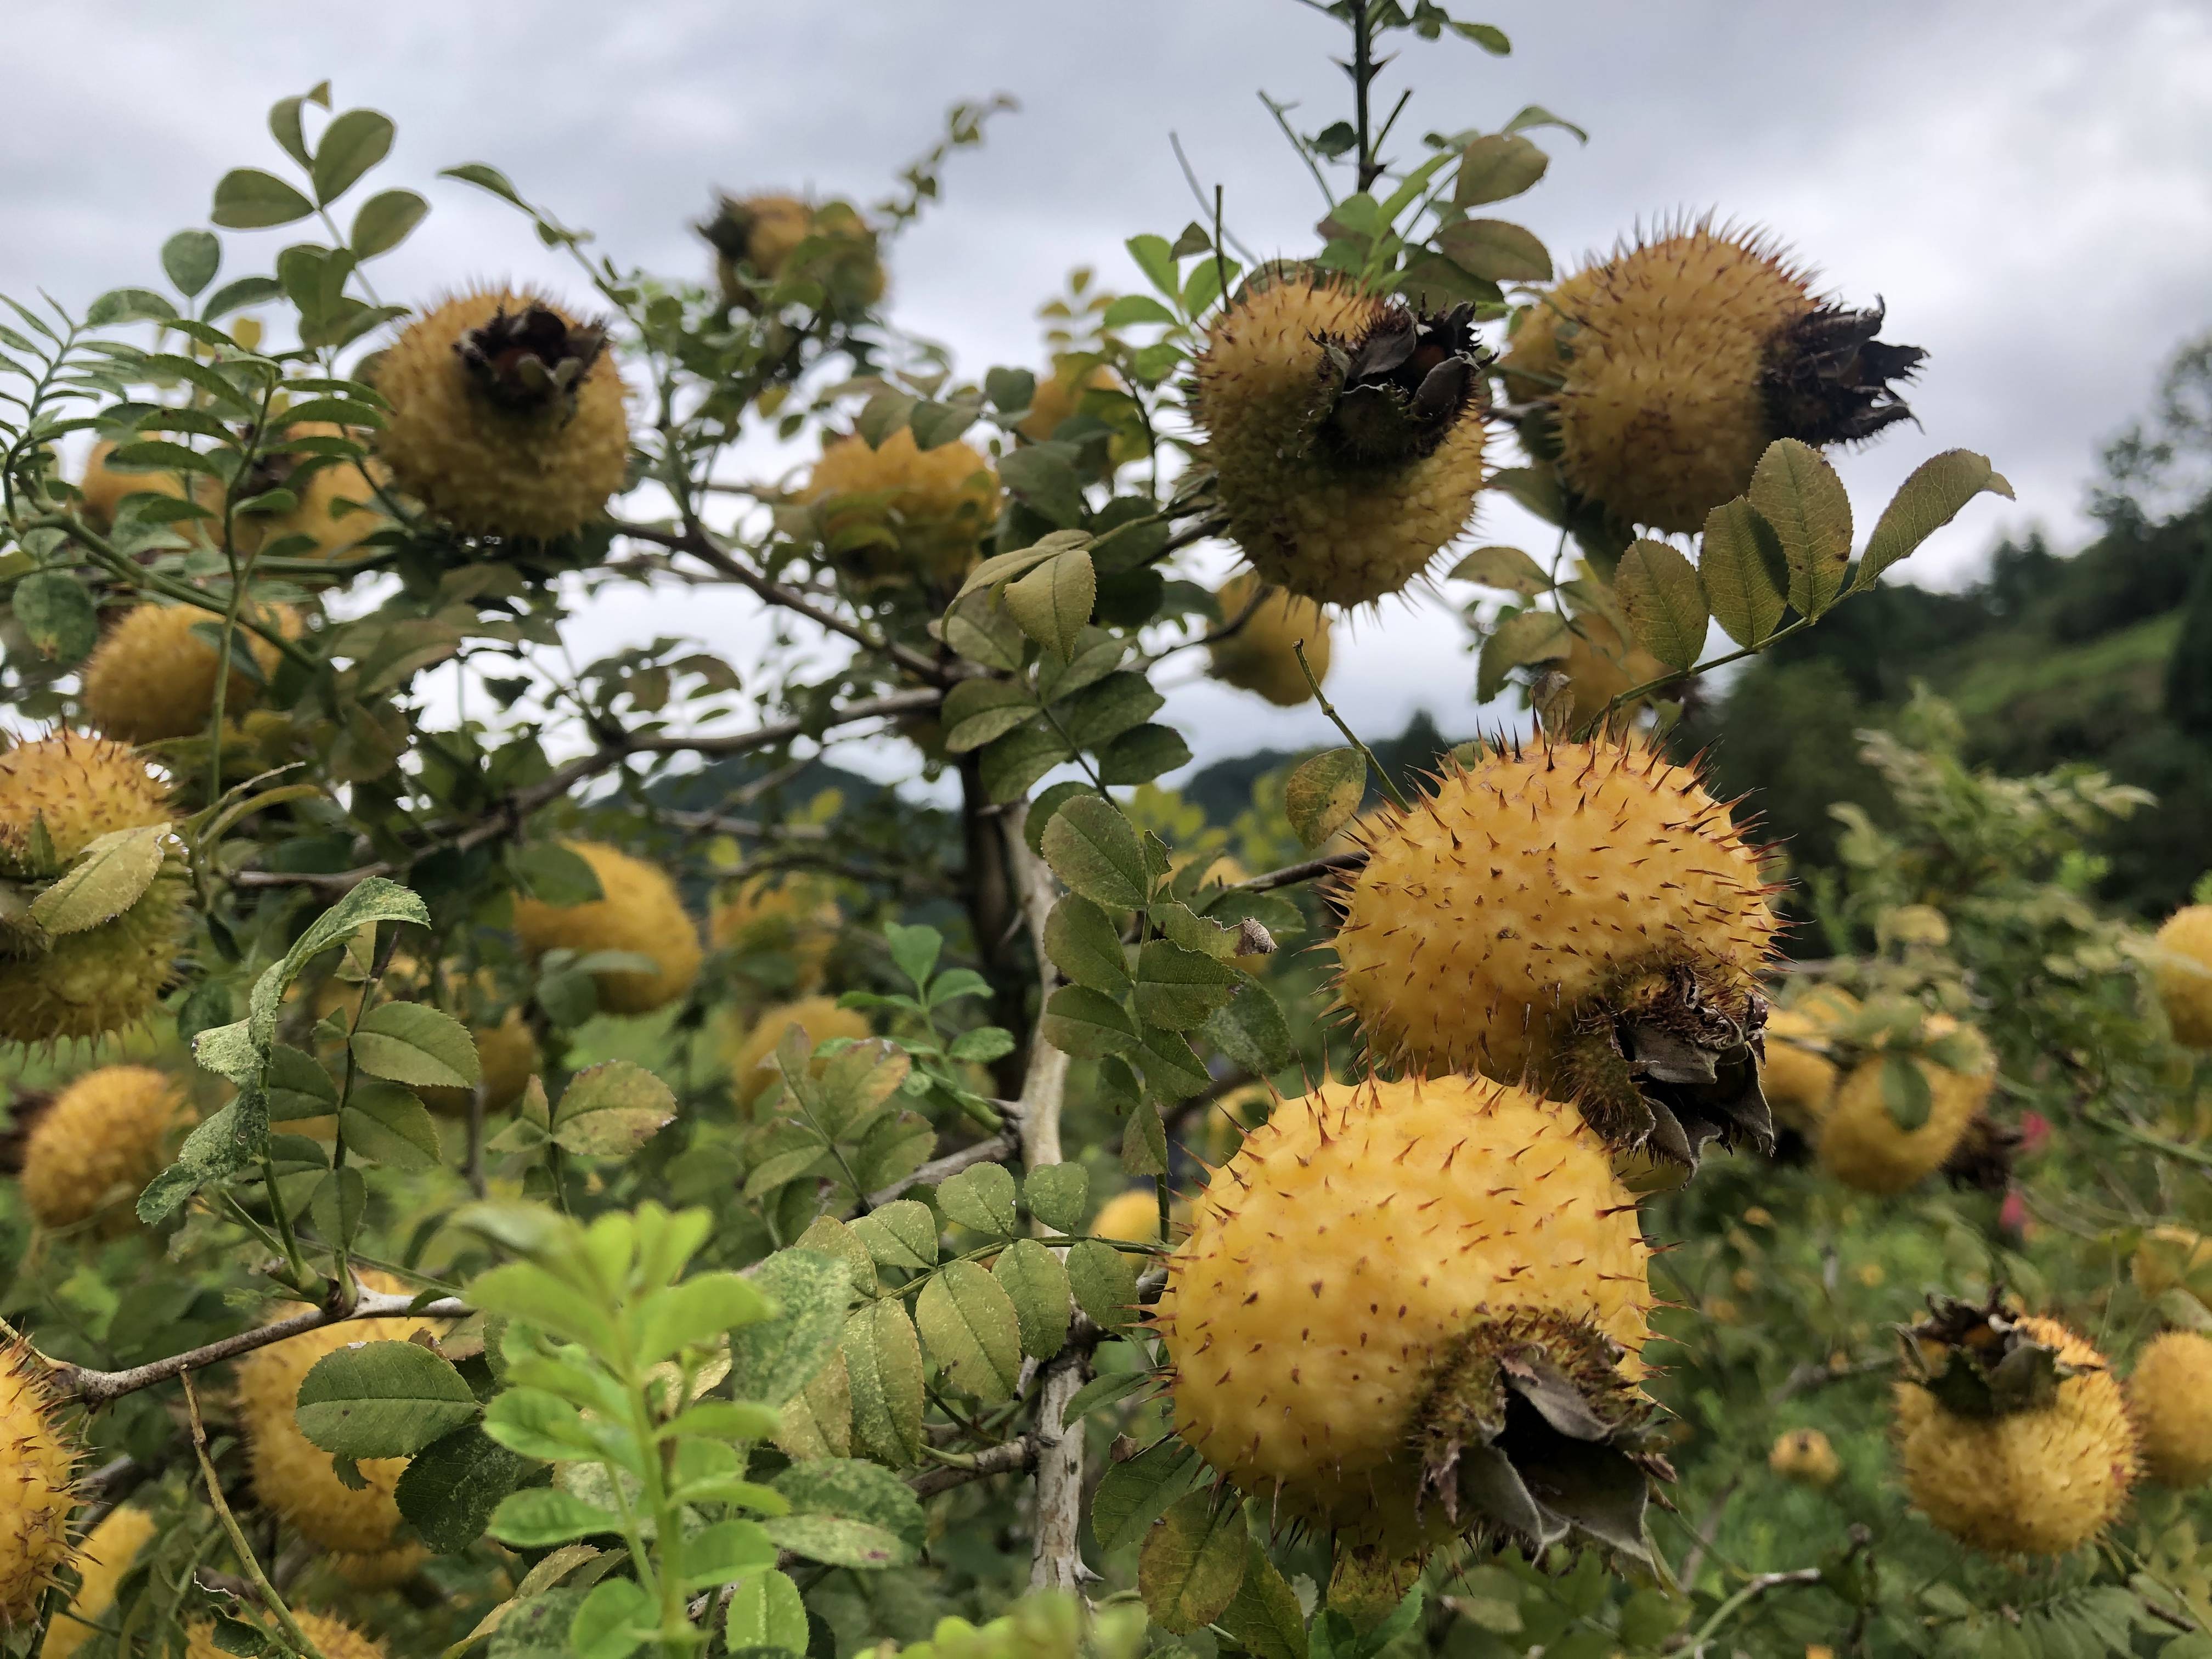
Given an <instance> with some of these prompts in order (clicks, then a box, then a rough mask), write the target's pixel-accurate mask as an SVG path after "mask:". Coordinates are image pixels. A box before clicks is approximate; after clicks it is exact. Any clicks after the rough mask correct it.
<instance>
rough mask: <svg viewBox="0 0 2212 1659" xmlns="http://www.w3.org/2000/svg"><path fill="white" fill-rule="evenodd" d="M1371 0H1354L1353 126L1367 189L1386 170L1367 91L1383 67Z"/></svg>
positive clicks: (1361, 183)
mask: <svg viewBox="0 0 2212 1659" xmlns="http://www.w3.org/2000/svg"><path fill="white" fill-rule="evenodd" d="M1371 3H1372V0H1352V127H1353V130H1354V131H1356V132H1357V133H1358V137H1359V188H1360V189H1362V190H1363V191H1364V190H1365V189H1366V188H1367V187H1368V186H1369V185H1371V184H1373V183H1374V182H1375V181H1376V179H1378V178H1379V177H1381V176H1382V173H1383V163H1382V162H1381V161H1379V160H1377V159H1376V155H1375V149H1376V144H1377V143H1379V142H1380V141H1379V140H1377V139H1376V137H1373V136H1372V135H1371V134H1370V131H1369V130H1368V125H1367V120H1368V117H1367V91H1368V88H1370V86H1372V85H1373V84H1374V82H1375V71H1376V69H1377V68H1378V67H1379V65H1377V64H1376V62H1375V18H1374V13H1373V11H1372V10H1371V9H1370V7H1371Z"/></svg>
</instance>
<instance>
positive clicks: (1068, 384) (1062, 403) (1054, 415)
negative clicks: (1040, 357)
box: [1014, 356, 1121, 444]
mask: <svg viewBox="0 0 2212 1659" xmlns="http://www.w3.org/2000/svg"><path fill="white" fill-rule="evenodd" d="M1085 364H1088V365H1089V367H1088V368H1085ZM1120 390H1121V381H1120V380H1118V379H1117V378H1115V374H1114V371H1113V370H1112V369H1110V368H1107V367H1106V365H1105V364H1103V363H1102V362H1097V361H1096V360H1095V359H1093V358H1089V357H1085V356H1063V357H1059V358H1055V359H1054V362H1053V366H1052V373H1051V374H1047V375H1044V376H1042V377H1041V378H1040V379H1039V380H1038V381H1037V383H1036V395H1035V396H1034V397H1032V398H1030V412H1029V413H1028V414H1026V415H1024V416H1022V419H1021V422H1020V423H1019V424H1018V425H1017V426H1016V427H1015V428H1014V430H1015V431H1017V432H1018V433H1020V434H1021V435H1022V436H1024V438H1027V439H1028V440H1029V441H1030V442H1032V443H1040V444H1041V443H1043V442H1045V441H1048V439H1050V438H1051V436H1052V435H1053V434H1054V433H1055V432H1057V431H1059V430H1060V423H1061V422H1064V421H1067V420H1071V419H1073V417H1074V416H1077V415H1079V414H1080V413H1082V411H1083V394H1084V393H1085V392H1119V391H1120Z"/></svg>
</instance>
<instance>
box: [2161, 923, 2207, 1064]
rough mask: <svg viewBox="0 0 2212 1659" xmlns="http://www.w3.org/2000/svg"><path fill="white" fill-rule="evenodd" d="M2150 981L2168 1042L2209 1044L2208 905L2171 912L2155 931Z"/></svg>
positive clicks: (2199, 1045) (2189, 1045) (2205, 1046)
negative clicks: (2167, 1029)
mask: <svg viewBox="0 0 2212 1659" xmlns="http://www.w3.org/2000/svg"><path fill="white" fill-rule="evenodd" d="M2157 947H2158V948H2157V951H2156V953H2155V954H2154V955H2153V957H2151V979H2152V982H2153V983H2154V984H2155V985H2156V986H2157V987H2158V1000H2159V1001H2160V1002H2161V1003H2162V1004H2164V1005H2165V1007H2166V1024H2169V1025H2171V1026H2172V1028H2173V1040H2174V1041H2175V1042H2179V1043H2184V1044H2185V1045H2187V1046H2188V1047H2190V1048H2212V904H2191V905H2186V906H2185V907H2184V908H2181V909H2179V910H2176V911H2175V912H2174V913H2173V914H2172V915H2170V916H2168V917H2167V918H2166V922H2165V925H2164V926H2162V927H2160V929H2159V930H2158V939H2157Z"/></svg>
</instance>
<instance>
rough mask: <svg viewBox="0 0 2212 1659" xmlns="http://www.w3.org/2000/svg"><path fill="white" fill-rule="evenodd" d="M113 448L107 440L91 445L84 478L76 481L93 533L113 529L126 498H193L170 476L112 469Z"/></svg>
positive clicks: (190, 491)
mask: <svg viewBox="0 0 2212 1659" xmlns="http://www.w3.org/2000/svg"><path fill="white" fill-rule="evenodd" d="M149 436H150V435H149ZM116 448H117V446H116V444H115V443H114V442H113V441H112V440H110V439H106V438H102V439H101V440H100V441H99V442H98V443H96V444H94V446H93V447H92V453H91V454H90V455H89V456H88V457H87V458H86V460H85V464H84V477H82V478H80V479H79V480H78V481H77V486H76V487H77V490H78V493H79V494H81V495H82V496H83V497H84V501H83V503H82V510H83V513H84V516H85V519H86V520H87V522H88V523H89V524H90V525H91V526H92V527H93V528H94V530H100V531H106V530H111V529H112V528H113V527H114V526H115V514H116V513H117V511H118V509H119V508H120V507H122V505H123V498H124V497H125V496H126V495H167V496H171V497H173V498H174V499H175V500H177V501H190V500H191V498H192V495H193V492H192V490H191V489H189V488H188V487H187V486H186V485H185V481H184V480H183V479H182V478H180V477H178V476H177V474H175V473H173V472H146V471H138V470H137V469H135V468H132V469H127V470H126V469H125V468H123V467H120V466H116V465H111V464H110V460H109V458H110V457H111V456H112V455H113V454H114V453H115V451H116Z"/></svg>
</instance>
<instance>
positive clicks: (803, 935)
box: [707, 871, 844, 992]
mask: <svg viewBox="0 0 2212 1659" xmlns="http://www.w3.org/2000/svg"><path fill="white" fill-rule="evenodd" d="M843 925H844V918H843V916H842V914H841V913H840V912H839V910H838V908H837V896H836V889H835V888H834V887H833V886H832V885H831V884H830V883H829V880H828V879H827V878H823V877H822V876H818V875H813V874H811V873H809V872H805V871H790V872H783V873H781V874H774V873H771V874H767V875H759V876H752V877H749V878H746V879H745V880H744V881H742V882H740V883H738V885H737V886H736V887H734V888H732V889H731V890H728V891H726V892H725V893H722V894H720V895H718V896H716V897H715V900H714V908H713V909H712V910H711V911H710V912H709V913H708V919H707V937H708V939H710V940H711V941H712V942H713V943H714V947H715V948H716V949H717V950H724V951H737V952H738V953H739V954H740V955H748V956H749V955H752V954H755V953H757V952H761V951H769V952H774V953H776V954H778V955H782V956H787V957H790V958H791V962H792V966H793V983H794V984H795V985H796V987H797V988H798V989H799V990H800V991H802V992H807V991H812V990H813V989H815V988H816V987H817V986H819V985H820V984H821V983H822V976H823V970H824V969H826V968H827V967H828V965H829V952H830V951H832V950H834V949H835V948H836V944H837V934H838V932H839V930H840V929H841V928H842V927H843Z"/></svg>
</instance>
